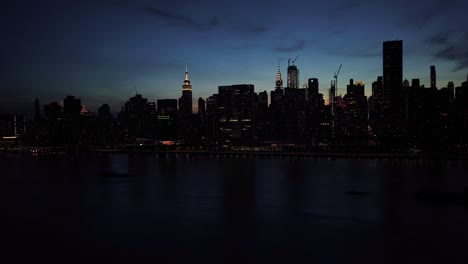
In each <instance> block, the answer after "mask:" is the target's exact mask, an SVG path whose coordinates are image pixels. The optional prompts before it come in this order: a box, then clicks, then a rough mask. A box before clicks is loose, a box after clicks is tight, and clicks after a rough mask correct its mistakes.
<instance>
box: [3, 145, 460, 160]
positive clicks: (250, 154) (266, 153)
mask: <svg viewBox="0 0 468 264" xmlns="http://www.w3.org/2000/svg"><path fill="white" fill-rule="evenodd" d="M0 152H2V153H18V154H32V155H34V156H36V155H37V156H48V155H67V154H83V153H98V154H102V153H106V154H108V153H119V154H122V153H123V154H125V153H126V154H157V155H164V156H173V155H175V156H179V155H182V156H196V155H201V156H219V157H242V158H257V157H287V158H291V157H301V158H324V159H325V158H329V159H330V158H332V159H335V158H347V159H413V160H415V159H428V160H468V155H467V154H461V155H456V154H454V153H445V152H440V153H439V152H410V151H408V152H399V153H398V152H395V153H391V152H362V153H359V152H352V151H347V152H340V151H282V150H191V149H178V150H177V149H176V150H157V149H138V148H137V149H135V148H133V149H76V150H67V149H65V148H36V147H22V148H13V149H0Z"/></svg>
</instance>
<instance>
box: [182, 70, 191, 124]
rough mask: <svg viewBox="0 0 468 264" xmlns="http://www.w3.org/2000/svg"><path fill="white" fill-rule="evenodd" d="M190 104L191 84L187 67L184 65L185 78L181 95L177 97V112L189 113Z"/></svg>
mask: <svg viewBox="0 0 468 264" xmlns="http://www.w3.org/2000/svg"><path fill="white" fill-rule="evenodd" d="M192 104H193V103H192V84H190V80H189V76H188V69H187V66H185V79H184V83H183V85H182V97H180V99H179V112H180V113H181V114H182V115H191V114H192Z"/></svg>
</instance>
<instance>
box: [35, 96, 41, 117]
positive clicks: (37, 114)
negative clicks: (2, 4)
mask: <svg viewBox="0 0 468 264" xmlns="http://www.w3.org/2000/svg"><path fill="white" fill-rule="evenodd" d="M40 119H41V105H40V102H39V98H36V100H34V121H36V122H37V121H39V120H40Z"/></svg>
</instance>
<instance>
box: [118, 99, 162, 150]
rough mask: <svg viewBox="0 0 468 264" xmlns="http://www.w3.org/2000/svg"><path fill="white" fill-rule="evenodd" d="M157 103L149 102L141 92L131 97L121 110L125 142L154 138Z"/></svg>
mask: <svg viewBox="0 0 468 264" xmlns="http://www.w3.org/2000/svg"><path fill="white" fill-rule="evenodd" d="M155 118H156V109H155V104H154V103H153V104H151V103H148V100H147V99H146V98H143V97H142V96H141V94H136V95H135V96H134V97H131V98H130V99H129V100H128V101H127V102H126V103H125V105H124V107H123V109H122V110H121V111H120V113H119V116H118V119H119V126H120V128H121V131H122V132H121V133H122V135H123V137H124V140H125V142H127V143H135V142H136V139H140V140H145V139H151V138H154V131H155V130H154V129H153V128H154V120H155Z"/></svg>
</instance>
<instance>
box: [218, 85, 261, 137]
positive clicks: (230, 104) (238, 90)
mask: <svg viewBox="0 0 468 264" xmlns="http://www.w3.org/2000/svg"><path fill="white" fill-rule="evenodd" d="M255 97H256V95H255V93H254V85H253V84H238V85H229V86H219V87H218V97H217V106H218V111H217V115H218V118H219V131H220V137H221V138H220V139H221V140H225V141H229V142H231V143H235V142H238V143H249V142H251V141H252V140H253V139H254V137H255V114H254V113H255V106H254V102H255Z"/></svg>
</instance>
